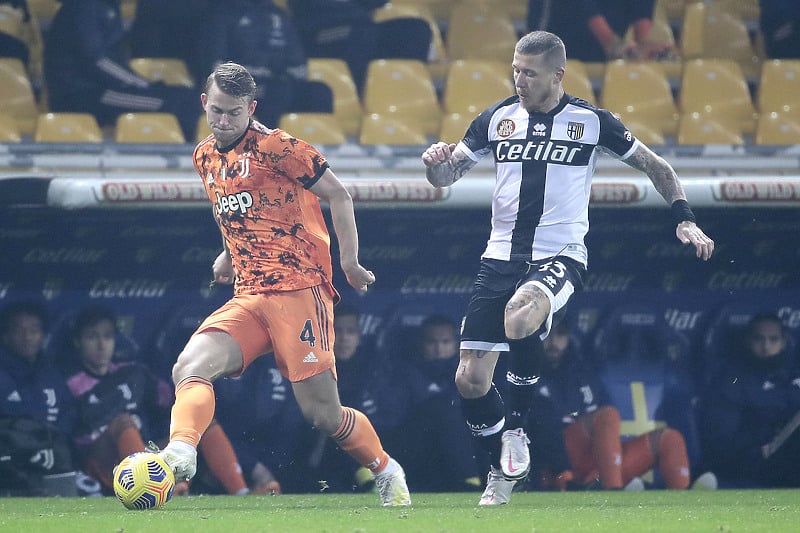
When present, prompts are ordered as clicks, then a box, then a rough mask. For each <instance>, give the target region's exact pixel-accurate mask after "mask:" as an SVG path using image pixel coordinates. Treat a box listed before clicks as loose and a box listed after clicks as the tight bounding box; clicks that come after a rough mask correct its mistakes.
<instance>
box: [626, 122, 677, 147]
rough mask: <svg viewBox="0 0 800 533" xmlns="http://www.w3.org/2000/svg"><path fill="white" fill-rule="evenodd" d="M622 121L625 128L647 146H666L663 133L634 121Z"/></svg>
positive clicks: (644, 123) (646, 124)
mask: <svg viewBox="0 0 800 533" xmlns="http://www.w3.org/2000/svg"><path fill="white" fill-rule="evenodd" d="M624 120H625V126H627V127H628V129H629V130H630V131H631V133H633V134H634V135H635V136H636V138H637V139H639V140H640V141H642V142H643V143H644V144H646V145H648V146H663V145H665V144H667V141H666V139H665V137H664V133H663V132H661V131H658V130H656V129H655V128H653V127H652V126H651V125H650V124H648V123H646V122H640V121H639V120H636V119H633V120H627V119H624Z"/></svg>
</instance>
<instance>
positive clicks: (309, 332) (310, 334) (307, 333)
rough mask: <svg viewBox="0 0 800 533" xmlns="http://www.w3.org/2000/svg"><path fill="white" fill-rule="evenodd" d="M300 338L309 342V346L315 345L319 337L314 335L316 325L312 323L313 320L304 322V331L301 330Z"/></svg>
mask: <svg viewBox="0 0 800 533" xmlns="http://www.w3.org/2000/svg"><path fill="white" fill-rule="evenodd" d="M300 340H301V341H302V342H307V343H308V345H309V346H314V345H315V344H316V343H317V337H315V336H314V327H313V326H312V325H311V320H310V319H309V320H306V323H305V324H303V331H301V332H300Z"/></svg>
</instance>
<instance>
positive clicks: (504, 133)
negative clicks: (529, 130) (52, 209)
mask: <svg viewBox="0 0 800 533" xmlns="http://www.w3.org/2000/svg"><path fill="white" fill-rule="evenodd" d="M515 129H516V126H515V125H514V121H513V120H511V119H510V118H504V119H503V120H501V121H500V122H498V123H497V134H498V135H499V136H500V137H510V136H511V134H512V133H514V130H515Z"/></svg>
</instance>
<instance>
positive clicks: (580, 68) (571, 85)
mask: <svg viewBox="0 0 800 533" xmlns="http://www.w3.org/2000/svg"><path fill="white" fill-rule="evenodd" d="M561 84H562V86H563V87H564V91H565V92H566V93H567V94H571V95H572V96H577V97H578V98H583V99H584V100H586V101H587V102H589V103H590V104H592V105H596V104H597V100H596V99H595V96H594V89H592V80H591V79H590V78H589V72H588V71H587V70H586V64H585V63H584V62H583V61H580V60H578V59H567V68H566V69H565V70H564V79H563V80H561Z"/></svg>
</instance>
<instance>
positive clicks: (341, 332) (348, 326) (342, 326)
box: [333, 315, 361, 361]
mask: <svg viewBox="0 0 800 533" xmlns="http://www.w3.org/2000/svg"><path fill="white" fill-rule="evenodd" d="M333 331H334V333H335V334H336V340H335V341H334V342H333V354H334V355H335V356H336V360H337V361H347V360H348V359H350V358H352V357H353V356H354V355H355V353H356V350H357V349H358V345H359V343H360V342H361V331H360V330H359V329H358V317H357V316H353V315H343V316H340V317H337V318H336V319H335V320H334V321H333Z"/></svg>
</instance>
